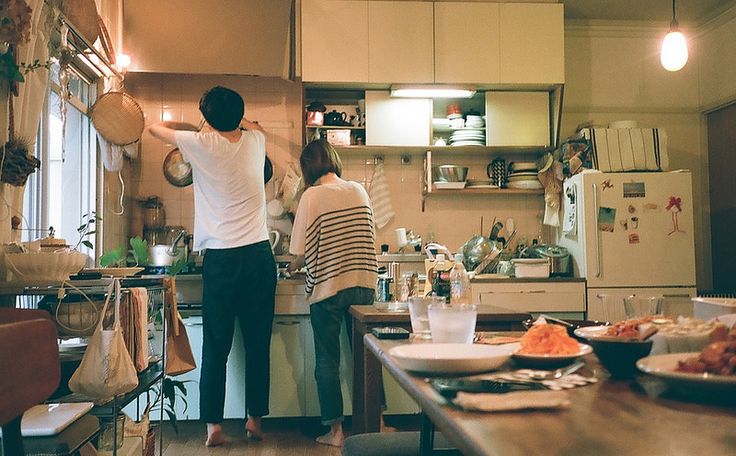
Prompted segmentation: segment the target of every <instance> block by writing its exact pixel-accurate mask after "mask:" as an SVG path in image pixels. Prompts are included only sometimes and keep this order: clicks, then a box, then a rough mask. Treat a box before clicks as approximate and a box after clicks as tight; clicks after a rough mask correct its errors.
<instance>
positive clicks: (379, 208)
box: [368, 163, 396, 229]
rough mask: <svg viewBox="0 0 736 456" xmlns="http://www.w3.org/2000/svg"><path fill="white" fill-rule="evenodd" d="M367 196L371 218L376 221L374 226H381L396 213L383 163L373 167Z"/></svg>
mask: <svg viewBox="0 0 736 456" xmlns="http://www.w3.org/2000/svg"><path fill="white" fill-rule="evenodd" d="M368 196H369V197H370V199H371V205H372V206H373V218H374V221H375V222H376V228H379V229H380V228H383V227H384V226H386V225H387V224H388V222H389V220H391V218H393V216H394V215H396V212H394V208H393V206H392V205H391V195H390V194H389V191H388V181H387V180H386V174H385V173H384V171H383V163H378V164H377V165H376V166H375V168H373V178H372V179H371V185H370V188H369V189H368Z"/></svg>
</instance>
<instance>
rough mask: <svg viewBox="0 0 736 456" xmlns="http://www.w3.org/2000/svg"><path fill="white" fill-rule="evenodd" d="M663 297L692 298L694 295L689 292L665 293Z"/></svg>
mask: <svg viewBox="0 0 736 456" xmlns="http://www.w3.org/2000/svg"><path fill="white" fill-rule="evenodd" d="M662 297H663V298H692V296H690V295H689V294H687V293H680V294H663V295H662Z"/></svg>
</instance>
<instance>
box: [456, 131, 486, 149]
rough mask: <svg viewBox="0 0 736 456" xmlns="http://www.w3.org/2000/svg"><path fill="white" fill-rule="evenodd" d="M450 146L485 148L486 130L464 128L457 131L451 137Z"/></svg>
mask: <svg viewBox="0 0 736 456" xmlns="http://www.w3.org/2000/svg"><path fill="white" fill-rule="evenodd" d="M450 144H451V145H453V146H485V144H486V133H485V129H483V128H463V129H459V130H455V131H454V132H452V134H451V135H450Z"/></svg>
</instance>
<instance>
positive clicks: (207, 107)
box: [199, 86, 245, 131]
mask: <svg viewBox="0 0 736 456" xmlns="http://www.w3.org/2000/svg"><path fill="white" fill-rule="evenodd" d="M199 112H201V113H202V115H203V116H204V120H206V121H207V123H208V124H210V125H211V126H212V128H214V129H215V130H218V131H233V130H235V129H236V128H238V126H240V121H241V120H242V119H243V114H244V113H245V103H244V102H243V97H241V96H240V94H238V92H236V91H234V90H232V89H228V88H227V87H222V86H216V87H213V88H211V89H209V90H208V91H206V92H205V93H204V94H203V95H202V98H200V100H199Z"/></svg>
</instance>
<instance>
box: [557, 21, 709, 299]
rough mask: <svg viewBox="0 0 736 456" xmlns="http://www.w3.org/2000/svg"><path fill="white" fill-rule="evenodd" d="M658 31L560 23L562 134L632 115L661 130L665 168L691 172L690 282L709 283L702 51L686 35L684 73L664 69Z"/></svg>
mask: <svg viewBox="0 0 736 456" xmlns="http://www.w3.org/2000/svg"><path fill="white" fill-rule="evenodd" d="M665 32H666V30H665V29H664V28H662V26H661V25H658V26H656V27H655V26H653V27H642V26H631V25H627V24H613V25H570V24H568V25H567V26H566V30H565V65H566V68H565V75H566V83H565V100H564V105H563V106H564V109H563V117H562V137H563V138H564V137H566V136H569V135H571V134H573V133H574V131H575V127H576V125H578V124H579V123H581V122H584V121H586V120H594V121H596V122H597V123H601V124H605V123H608V122H609V121H612V120H627V119H631V120H636V121H638V122H639V124H640V125H643V126H651V127H659V128H664V129H666V130H667V134H668V137H669V157H670V167H671V169H678V168H687V169H690V170H691V171H692V173H693V198H694V206H695V209H694V210H695V214H694V216H695V217H694V218H695V228H694V230H695V245H696V262H697V284H698V287H699V288H709V287H710V285H711V255H710V218H709V217H710V210H709V207H710V204H709V193H708V175H707V173H708V161H707V159H708V155H707V145H706V138H707V136H706V130H705V124H704V117H703V115H702V113H701V108H700V106H701V100H700V93H699V87H700V84H699V68H700V65H699V60H700V58H702V55H703V54H704V51H703V49H702V45H700V46H699V45H698V44H700V43H699V42H697V41H695V40H691V41H690V61H689V62H688V64H687V65H686V66H685V68H684V69H683V70H681V71H679V72H676V73H670V72H668V71H666V70H664V69H663V68H662V66H661V65H660V63H659V46H660V43H661V40H662V38H663V35H664V33H665ZM686 33H687V31H686ZM690 33H691V35H690V36H692V31H691V32H690Z"/></svg>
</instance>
